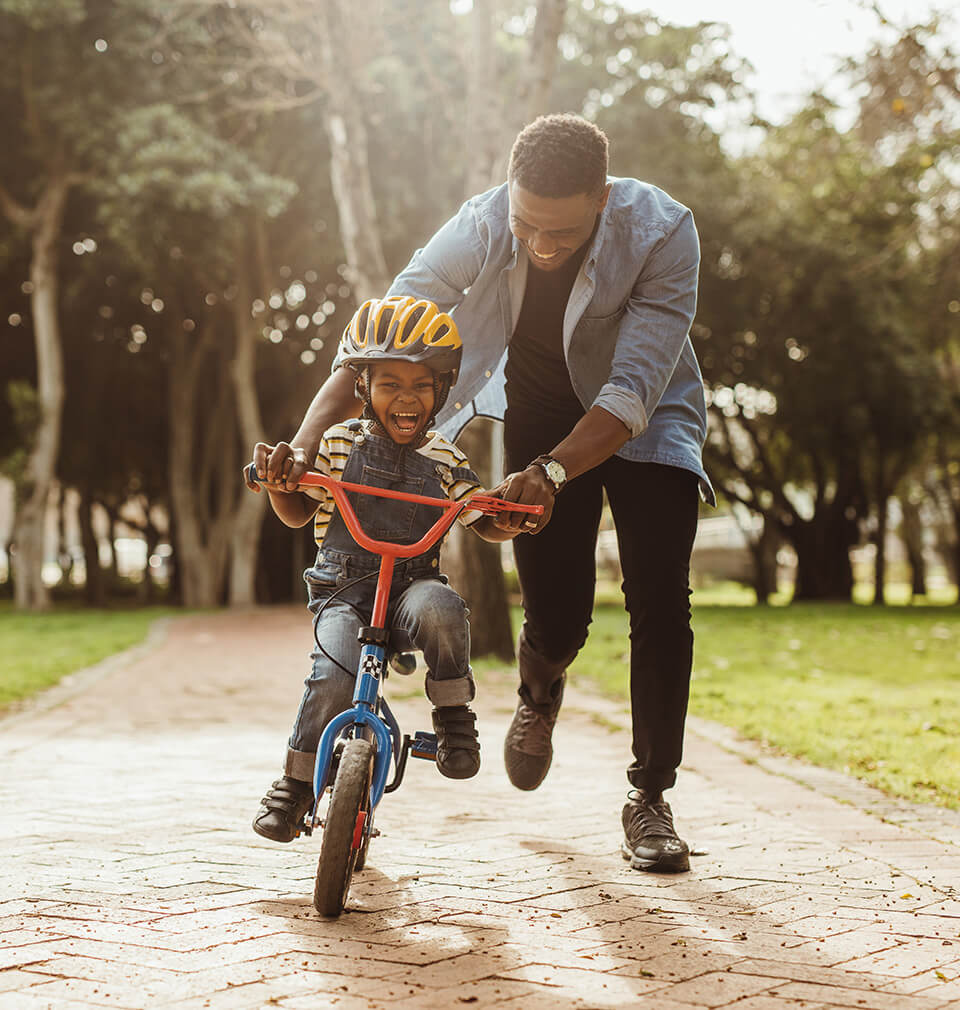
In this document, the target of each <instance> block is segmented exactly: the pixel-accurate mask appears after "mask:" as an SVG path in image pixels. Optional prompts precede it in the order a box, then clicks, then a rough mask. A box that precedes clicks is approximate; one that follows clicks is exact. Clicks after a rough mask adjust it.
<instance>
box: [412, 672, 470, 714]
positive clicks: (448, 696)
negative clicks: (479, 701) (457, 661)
mask: <svg viewBox="0 0 960 1010" xmlns="http://www.w3.org/2000/svg"><path fill="white" fill-rule="evenodd" d="M424 686H425V688H426V692H427V697H428V698H429V699H430V701H431V702H432V703H433V706H434V708H446V707H447V706H449V705H466V704H468V703H469V702H471V701H473V699H474V697H475V696H476V693H477V687H476V684H474V682H473V674H472V673H468V674H467V675H466V676H464V677H453V678H450V679H449V680H434V679H433V678H432V677H427V681H426V684H425V685H424Z"/></svg>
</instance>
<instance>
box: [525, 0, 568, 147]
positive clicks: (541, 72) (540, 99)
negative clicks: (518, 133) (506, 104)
mask: <svg viewBox="0 0 960 1010" xmlns="http://www.w3.org/2000/svg"><path fill="white" fill-rule="evenodd" d="M566 13H567V0H539V2H538V3H537V19H536V21H535V22H534V25H533V36H532V38H531V39H530V56H529V59H528V62H527V74H526V81H525V83H524V85H523V86H522V87H521V91H520V101H519V102H518V103H517V104H516V108H517V109H518V110H519V111H520V112H521V114H522V115H523V116H524V117H525V118H524V121H523V122H522V123H520V124H519V126H520V127H522V126H525V125H526V123H528V122H530V121H531V120H533V119H535V118H536V117H537V116H539V115H542V114H543V113H545V112H546V111H547V109H548V107H549V106H548V103H549V99H550V88H551V87H552V85H553V77H554V72H555V70H556V66H557V42H558V40H559V38H560V32H561V31H562V30H563V20H564V17H565V16H566Z"/></svg>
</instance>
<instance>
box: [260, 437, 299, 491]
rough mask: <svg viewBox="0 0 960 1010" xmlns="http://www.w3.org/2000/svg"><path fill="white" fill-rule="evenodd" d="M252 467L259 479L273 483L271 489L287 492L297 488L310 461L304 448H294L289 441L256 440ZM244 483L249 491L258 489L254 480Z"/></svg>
mask: <svg viewBox="0 0 960 1010" xmlns="http://www.w3.org/2000/svg"><path fill="white" fill-rule="evenodd" d="M253 468H254V470H255V471H256V474H257V477H259V478H260V480H265V481H268V482H269V483H270V484H272V485H273V486H272V487H271V488H270V490H271V491H281V492H284V493H288V492H292V491H296V490H297V485H298V484H299V483H300V478H301V477H302V476H303V475H304V474H305V473H306V472H307V470H309V469H310V463H309V460H308V459H307V453H306V450H305V449H294V448H293V446H291V445H290V443H289V442H278V443H277V444H276V445H268V444H267V443H266V442H257V444H256V445H255V446H254V447H253ZM244 477H246V468H244ZM246 485H247V487H248V488H250V490H251V491H259V490H260V485H259V484H257V483H256V482H255V481H254V482H251V481H246Z"/></svg>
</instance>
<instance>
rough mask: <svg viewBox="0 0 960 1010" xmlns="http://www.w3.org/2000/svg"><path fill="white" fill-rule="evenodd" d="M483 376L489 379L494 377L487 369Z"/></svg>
mask: <svg viewBox="0 0 960 1010" xmlns="http://www.w3.org/2000/svg"><path fill="white" fill-rule="evenodd" d="M483 374H484V375H485V376H486V377H487V378H488V379H489V378H490V376H491V375H493V372H491V371H490V369H487V371H485V372H484V373H483Z"/></svg>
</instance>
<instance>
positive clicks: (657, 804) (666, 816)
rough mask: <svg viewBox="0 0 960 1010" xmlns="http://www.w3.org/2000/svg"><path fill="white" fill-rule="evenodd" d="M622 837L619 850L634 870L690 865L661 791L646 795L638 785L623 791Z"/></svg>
mask: <svg viewBox="0 0 960 1010" xmlns="http://www.w3.org/2000/svg"><path fill="white" fill-rule="evenodd" d="M623 831H624V836H625V837H624V840H623V844H622V845H621V846H620V852H621V853H622V854H623V858H624V859H629V860H630V866H631V868H632V869H634V870H649V871H651V872H652V873H682V872H683V871H684V870H689V869H690V850H689V848H687V843H686V842H685V841H683V839H681V838H679V837H678V836H677V832H676V829H675V828H674V826H673V813H672V811H671V810H670V804H669V803H667V801H666V800H665V799H664V798H663V795H662V794H658V795H656V796H653V797H648V796H647V795H646V793H644V792H643V790H642V789H635V790H632V791H631V792H630V793H628V794H627V802H626V803H625V804H624V807H623Z"/></svg>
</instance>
